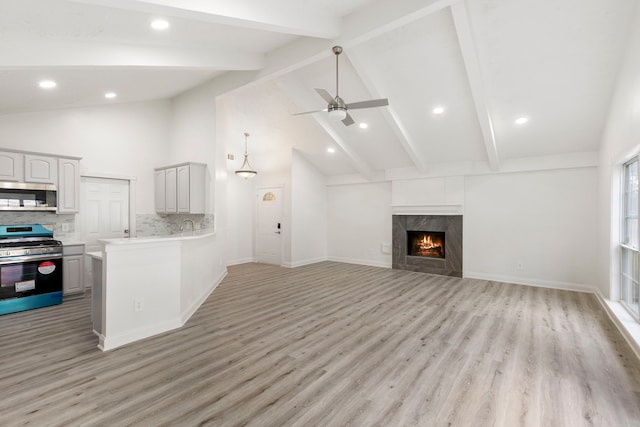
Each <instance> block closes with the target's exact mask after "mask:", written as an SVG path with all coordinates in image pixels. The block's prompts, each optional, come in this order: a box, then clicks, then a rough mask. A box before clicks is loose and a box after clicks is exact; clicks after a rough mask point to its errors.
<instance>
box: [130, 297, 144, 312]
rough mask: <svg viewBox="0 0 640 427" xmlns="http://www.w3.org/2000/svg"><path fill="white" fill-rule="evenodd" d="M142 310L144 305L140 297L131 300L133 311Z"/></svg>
mask: <svg viewBox="0 0 640 427" xmlns="http://www.w3.org/2000/svg"><path fill="white" fill-rule="evenodd" d="M142 310H144V305H143V304H142V300H141V299H134V300H133V311H135V312H138V311H142Z"/></svg>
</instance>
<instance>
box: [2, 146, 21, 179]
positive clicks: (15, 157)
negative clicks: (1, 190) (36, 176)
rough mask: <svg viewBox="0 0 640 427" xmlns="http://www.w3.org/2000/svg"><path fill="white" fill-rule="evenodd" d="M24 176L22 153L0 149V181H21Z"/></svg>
mask: <svg viewBox="0 0 640 427" xmlns="http://www.w3.org/2000/svg"><path fill="white" fill-rule="evenodd" d="M23 178H24V154H21V153H12V152H9V151H0V181H17V182H21V181H22V180H23Z"/></svg>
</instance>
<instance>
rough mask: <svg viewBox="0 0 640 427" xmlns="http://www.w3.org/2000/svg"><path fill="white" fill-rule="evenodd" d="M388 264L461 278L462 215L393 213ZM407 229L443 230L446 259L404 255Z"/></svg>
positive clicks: (394, 266) (402, 268)
mask: <svg viewBox="0 0 640 427" xmlns="http://www.w3.org/2000/svg"><path fill="white" fill-rule="evenodd" d="M392 221H393V229H392V234H393V250H392V259H391V267H392V268H395V269H397V270H410V271H418V272H421V273H431V274H440V275H443V276H454V277H462V215H393V220H392ZM407 230H409V231H430V232H444V233H445V249H446V258H445V259H437V258H427V257H421V256H408V255H407Z"/></svg>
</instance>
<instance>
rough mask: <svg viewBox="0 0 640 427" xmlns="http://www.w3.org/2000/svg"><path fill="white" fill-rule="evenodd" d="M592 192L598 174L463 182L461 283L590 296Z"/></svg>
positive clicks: (571, 171) (546, 174)
mask: <svg viewBox="0 0 640 427" xmlns="http://www.w3.org/2000/svg"><path fill="white" fill-rule="evenodd" d="M596 185H597V171H596V169H595V168H582V169H566V170H556V171H545V172H521V173H510V174H496V175H482V176H469V177H467V178H466V182H465V208H464V224H463V227H464V231H463V234H464V242H463V247H464V254H463V262H464V266H463V268H464V275H465V277H475V278H482V279H491V280H499V281H504V282H512V283H522V284H531V285H539V286H549V287H558V288H565V289H580V290H591V288H592V287H593V286H595V285H596V279H595V275H596V268H595V260H596V248H597V246H598V240H597V233H596V192H595V191H594V189H595V188H596ZM519 263H520V264H521V266H519V265H518V264H519Z"/></svg>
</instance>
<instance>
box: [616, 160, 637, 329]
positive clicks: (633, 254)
mask: <svg viewBox="0 0 640 427" xmlns="http://www.w3.org/2000/svg"><path fill="white" fill-rule="evenodd" d="M634 163H635V168H636V169H635V181H636V182H635V183H632V182H631V180H630V177H631V176H632V175H630V173H629V170H630V167H631V166H632V165H633V164H634ZM638 181H640V156H634V157H632V158H631V159H629V160H628V161H626V162H625V163H624V164H623V165H622V188H621V190H622V191H621V193H622V194H621V196H622V200H621V212H620V223H621V224H620V225H621V227H620V247H621V253H620V283H619V291H620V303H621V304H622V306H623V307H624V308H625V309H626V310H627V311H628V312H629V314H631V315H632V316H633V317H634V318H635V319H636V321H640V301H639V299H640V298H639V297H640V219H639V217H640V215H639V214H640V212H639V210H640V189H639V182H638ZM633 187H635V188H633ZM634 192H635V195H633V194H630V193H634ZM632 198H635V206H630V204H631V203H630V202H631V200H632ZM630 208H631V209H633V208H635V212H630ZM630 220H635V222H636V224H635V230H633V229H632V228H633V227H630V223H631V221H630ZM632 234H635V236H632Z"/></svg>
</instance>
